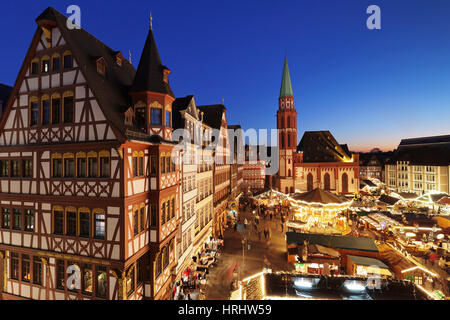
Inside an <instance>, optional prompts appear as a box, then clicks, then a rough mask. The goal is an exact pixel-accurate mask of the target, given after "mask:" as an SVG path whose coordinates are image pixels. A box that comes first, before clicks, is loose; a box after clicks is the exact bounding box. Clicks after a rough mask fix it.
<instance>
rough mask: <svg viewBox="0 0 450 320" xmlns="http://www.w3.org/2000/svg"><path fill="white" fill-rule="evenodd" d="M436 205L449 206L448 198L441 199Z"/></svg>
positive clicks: (449, 198) (449, 199)
mask: <svg viewBox="0 0 450 320" xmlns="http://www.w3.org/2000/svg"><path fill="white" fill-rule="evenodd" d="M437 203H439V204H446V205H450V197H442V198H441V199H440V200H439V201H438V202H437Z"/></svg>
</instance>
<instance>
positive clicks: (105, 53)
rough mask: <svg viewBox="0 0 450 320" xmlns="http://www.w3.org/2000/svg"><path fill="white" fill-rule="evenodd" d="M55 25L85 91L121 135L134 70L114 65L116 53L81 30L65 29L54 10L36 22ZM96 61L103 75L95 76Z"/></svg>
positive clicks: (44, 14) (129, 102)
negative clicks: (101, 63)
mask: <svg viewBox="0 0 450 320" xmlns="http://www.w3.org/2000/svg"><path fill="white" fill-rule="evenodd" d="M40 20H51V21H55V22H56V25H57V27H58V28H59V30H60V31H61V34H62V36H63V37H64V39H65V41H66V42H67V44H68V46H69V48H70V50H71V51H72V54H73V57H74V59H75V60H76V61H77V62H78V65H79V67H80V68H81V70H82V72H83V75H84V76H85V77H86V81H87V83H88V86H89V88H90V89H91V90H92V92H93V93H94V95H95V97H96V98H97V99H98V102H99V105H100V108H101V109H102V111H103V113H104V115H105V117H106V118H107V119H108V120H109V121H110V122H111V123H112V124H113V128H115V129H116V130H115V131H116V132H117V131H118V132H119V133H121V135H122V137H123V136H124V133H125V126H124V119H123V112H125V111H126V110H127V109H128V107H129V106H130V104H131V101H130V99H129V96H128V90H129V88H130V87H131V85H132V84H133V80H134V78H135V74H136V70H135V69H134V67H133V66H132V65H131V64H130V63H129V62H128V61H127V60H123V62H122V66H118V65H117V64H116V57H115V56H116V54H117V51H115V50H112V49H111V48H109V47H108V46H106V45H105V44H104V43H103V42H101V41H100V40H98V39H97V38H95V37H94V36H92V35H91V34H89V33H88V32H87V31H85V30H84V29H73V30H69V29H68V28H67V18H66V17H65V16H64V15H62V14H61V13H60V12H58V11H57V10H56V9H54V8H51V7H50V8H47V9H46V10H45V11H44V12H43V13H42V14H41V15H40V16H39V17H38V18H37V19H36V21H37V22H39V21H40ZM96 57H103V58H104V59H105V61H106V63H107V65H108V67H107V69H106V75H104V76H103V75H100V74H99V73H98V72H97V66H96V63H95V58H96Z"/></svg>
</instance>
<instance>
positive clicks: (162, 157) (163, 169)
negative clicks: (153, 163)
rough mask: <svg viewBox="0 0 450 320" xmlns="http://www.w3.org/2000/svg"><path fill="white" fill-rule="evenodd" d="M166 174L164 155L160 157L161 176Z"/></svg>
mask: <svg viewBox="0 0 450 320" xmlns="http://www.w3.org/2000/svg"><path fill="white" fill-rule="evenodd" d="M165 173H166V159H165V157H164V154H162V155H161V174H165Z"/></svg>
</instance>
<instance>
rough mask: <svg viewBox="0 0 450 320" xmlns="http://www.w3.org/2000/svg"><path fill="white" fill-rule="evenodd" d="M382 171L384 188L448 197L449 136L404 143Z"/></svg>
mask: <svg viewBox="0 0 450 320" xmlns="http://www.w3.org/2000/svg"><path fill="white" fill-rule="evenodd" d="M385 168H386V169H385V170H386V184H387V186H388V187H390V188H392V189H395V190H396V191H399V192H402V191H404V192H415V193H417V194H423V193H429V192H443V193H449V192H450V189H449V185H450V175H449V172H450V136H448V135H446V136H435V137H422V138H414V139H403V140H402V141H401V142H400V144H399V146H398V149H397V151H396V152H395V153H394V155H393V157H392V159H391V160H390V161H389V162H387V163H386V165H385Z"/></svg>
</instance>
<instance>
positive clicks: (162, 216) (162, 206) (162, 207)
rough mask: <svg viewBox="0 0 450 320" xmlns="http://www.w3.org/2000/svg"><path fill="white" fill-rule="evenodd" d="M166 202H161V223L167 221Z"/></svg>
mask: <svg viewBox="0 0 450 320" xmlns="http://www.w3.org/2000/svg"><path fill="white" fill-rule="evenodd" d="M165 210H166V203H165V202H163V203H162V204H161V225H164V224H165V223H166V212H165Z"/></svg>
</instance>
